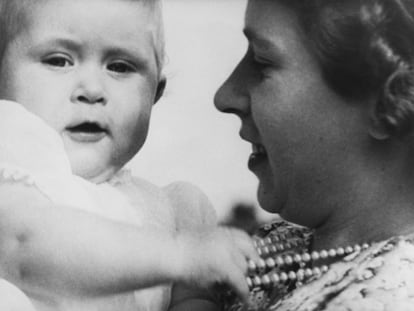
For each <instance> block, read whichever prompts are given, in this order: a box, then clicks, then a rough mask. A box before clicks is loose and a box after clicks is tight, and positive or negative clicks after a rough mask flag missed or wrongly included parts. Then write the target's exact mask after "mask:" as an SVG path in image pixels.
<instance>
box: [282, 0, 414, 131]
mask: <svg viewBox="0 0 414 311" xmlns="http://www.w3.org/2000/svg"><path fill="white" fill-rule="evenodd" d="M278 1H280V2H283V4H284V5H286V6H287V7H289V8H291V9H293V10H294V12H295V13H296V14H297V16H298V17H299V22H300V23H301V26H302V30H303V32H304V37H305V38H307V40H308V41H309V44H310V46H311V47H312V51H313V53H314V55H315V56H316V58H317V59H318V61H319V63H320V65H321V68H322V73H323V75H324V78H325V79H326V81H327V83H328V84H329V85H330V86H331V87H332V89H334V90H335V91H336V92H337V93H338V94H340V95H342V96H344V97H348V98H350V97H353V98H366V97H371V96H376V98H377V105H376V115H377V118H378V120H379V121H380V122H381V123H382V125H383V126H384V127H385V129H386V130H387V131H388V133H389V134H391V135H393V136H396V137H402V136H404V135H406V134H408V133H410V132H411V131H412V130H413V128H414V68H413V67H414V39H413V38H414V19H413V14H414V1H412V0H346V1H344V0H307V1H303V0H278Z"/></svg>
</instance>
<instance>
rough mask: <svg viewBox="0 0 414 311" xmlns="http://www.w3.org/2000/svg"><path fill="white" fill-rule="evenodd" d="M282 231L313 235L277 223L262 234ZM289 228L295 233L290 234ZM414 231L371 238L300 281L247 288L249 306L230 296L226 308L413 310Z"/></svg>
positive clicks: (339, 310)
mask: <svg viewBox="0 0 414 311" xmlns="http://www.w3.org/2000/svg"><path fill="white" fill-rule="evenodd" d="M282 232H283V233H284V234H285V235H288V236H290V237H291V238H292V237H294V236H295V235H299V238H300V239H305V240H306V239H311V237H312V233H311V231H309V230H307V229H304V228H299V227H295V226H293V225H290V224H287V223H284V222H279V223H274V224H271V225H267V226H265V228H263V229H261V230H260V232H259V233H258V236H260V237H266V236H270V235H272V234H278V235H280V233H282ZM292 233H293V234H292ZM413 241H414V234H412V235H408V236H396V237H392V238H390V239H388V240H385V241H381V242H377V243H373V244H372V245H370V246H369V248H367V249H364V250H360V251H357V252H354V253H352V254H349V255H347V256H345V257H343V258H341V259H339V260H338V261H336V262H334V263H333V264H331V265H330V267H329V270H328V271H327V272H326V273H324V274H322V275H321V276H319V277H313V278H312V277H311V278H310V279H308V280H306V281H305V282H304V284H303V285H301V286H297V285H296V284H292V283H291V284H289V282H287V283H285V284H282V285H280V286H277V287H274V288H273V290H270V289H266V290H264V289H256V290H253V291H252V293H251V303H252V306H251V307H250V308H249V307H247V306H243V305H242V304H241V303H240V302H238V301H237V300H236V299H233V298H232V296H227V297H225V298H224V306H225V307H224V309H225V310H227V311H236V310H267V311H322V310H324V311H412V310H414V242H413Z"/></svg>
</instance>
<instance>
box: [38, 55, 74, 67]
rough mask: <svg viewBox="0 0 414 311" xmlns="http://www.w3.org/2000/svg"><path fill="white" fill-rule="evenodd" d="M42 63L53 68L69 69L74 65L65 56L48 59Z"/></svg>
mask: <svg viewBox="0 0 414 311" xmlns="http://www.w3.org/2000/svg"><path fill="white" fill-rule="evenodd" d="M42 62H43V63H44V64H46V65H49V66H53V67H67V66H71V65H72V62H71V61H70V60H69V59H68V58H66V57H63V56H53V57H48V58H46V59H44V60H43V61H42Z"/></svg>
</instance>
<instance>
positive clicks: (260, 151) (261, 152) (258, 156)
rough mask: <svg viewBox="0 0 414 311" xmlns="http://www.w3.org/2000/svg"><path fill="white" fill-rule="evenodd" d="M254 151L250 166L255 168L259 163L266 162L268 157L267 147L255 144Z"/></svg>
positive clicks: (251, 168)
mask: <svg viewBox="0 0 414 311" xmlns="http://www.w3.org/2000/svg"><path fill="white" fill-rule="evenodd" d="M252 149H253V152H252V153H251V155H250V157H249V162H248V167H249V169H250V170H254V169H255V168H256V167H257V166H258V165H260V164H262V163H264V161H266V159H267V153H266V149H265V148H264V147H263V146H262V145H260V144H253V148H252Z"/></svg>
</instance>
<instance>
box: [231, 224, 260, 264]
mask: <svg viewBox="0 0 414 311" xmlns="http://www.w3.org/2000/svg"><path fill="white" fill-rule="evenodd" d="M233 234H234V240H235V242H236V245H237V247H238V248H239V249H240V251H241V252H242V253H243V255H244V257H246V258H248V259H251V260H254V261H258V260H259V259H260V256H259V254H258V252H257V249H256V247H255V245H254V243H253V239H252V238H251V237H250V236H249V235H248V234H247V233H245V232H243V231H239V230H234V231H233Z"/></svg>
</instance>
